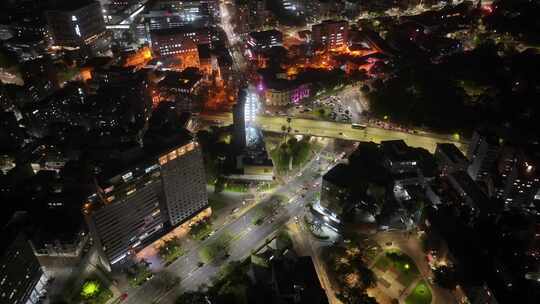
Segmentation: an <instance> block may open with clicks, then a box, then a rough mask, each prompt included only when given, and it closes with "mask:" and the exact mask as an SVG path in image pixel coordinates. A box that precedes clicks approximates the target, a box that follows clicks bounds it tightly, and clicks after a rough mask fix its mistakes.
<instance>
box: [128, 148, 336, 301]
mask: <svg viewBox="0 0 540 304" xmlns="http://www.w3.org/2000/svg"><path fill="white" fill-rule="evenodd" d="M322 153H323V154H327V155H332V154H331V153H329V152H328V150H323V152H322ZM330 159H335V157H332V156H331V157H319V158H318V159H317V158H314V159H312V160H311V161H310V162H308V163H307V165H306V166H305V167H304V168H303V170H302V171H301V172H302V174H301V175H300V176H299V175H295V176H294V177H293V178H291V179H290V180H289V182H288V183H286V184H285V185H284V186H281V187H279V188H278V189H276V191H275V192H274V195H270V196H268V197H266V198H265V199H263V200H262V201H261V202H260V203H259V204H265V203H268V202H269V200H270V199H273V198H274V197H275V196H276V195H279V196H284V197H286V198H287V200H286V203H285V204H284V205H283V206H282V207H280V208H279V209H278V213H277V215H275V216H274V217H273V220H270V219H267V220H265V221H263V223H262V224H261V225H259V226H256V225H254V224H253V222H254V220H255V219H257V218H258V216H259V215H258V211H257V208H251V209H250V210H249V211H247V212H246V213H244V214H243V215H241V216H239V217H238V218H236V219H235V220H233V221H231V222H229V223H228V224H226V225H225V226H224V227H222V228H220V229H219V230H218V231H217V232H216V233H215V234H214V235H212V236H211V237H209V238H207V239H206V240H204V241H202V242H200V243H198V244H197V245H195V246H193V247H192V248H189V249H188V252H187V253H186V254H185V255H184V256H182V257H180V258H179V259H177V260H176V261H175V262H174V263H172V264H171V265H169V266H167V267H166V268H165V269H164V270H163V272H165V273H169V274H172V275H175V276H178V277H179V278H180V279H181V281H180V284H179V286H178V287H175V288H173V289H171V290H167V289H166V288H165V287H164V284H161V283H160V276H161V274H157V275H156V276H155V277H154V278H152V279H151V280H150V281H149V282H146V283H145V284H143V285H142V286H139V287H137V288H133V287H132V288H129V289H128V290H127V291H126V292H127V293H128V298H127V299H126V301H125V302H124V303H129V304H143V303H144V304H148V303H174V301H175V300H176V298H177V297H178V296H179V295H180V294H181V293H182V292H183V291H185V290H196V289H197V288H198V287H199V286H201V284H208V283H210V279H211V278H212V277H213V276H215V275H216V274H217V273H218V272H219V269H220V266H221V265H225V264H226V263H227V262H229V261H236V260H242V259H244V258H246V257H248V256H249V254H250V253H251V250H253V249H256V248H258V247H259V246H261V245H262V244H263V242H264V241H265V240H266V239H267V238H268V237H270V236H272V235H273V234H274V233H275V232H277V231H278V230H279V229H281V228H283V227H285V223H286V222H287V221H289V220H290V219H291V218H293V217H295V216H298V215H299V214H300V213H301V212H302V211H303V210H304V209H305V205H306V204H307V203H308V202H311V201H312V200H313V199H314V198H315V195H316V193H317V192H318V191H319V188H320V187H319V186H314V185H315V184H316V183H317V182H320V179H321V178H320V177H321V173H320V168H324V169H326V168H327V167H328V166H329V165H330V161H329V160H330ZM303 187H308V188H307V191H305V190H302V188H303ZM225 233H226V234H230V235H232V236H233V241H232V242H231V245H230V251H229V254H230V257H229V258H228V259H227V261H223V262H221V263H219V265H211V264H205V265H203V266H202V267H198V266H197V263H198V262H199V261H200V260H199V251H200V249H201V248H202V247H203V246H206V245H208V244H210V243H212V242H214V241H215V240H217V239H218V238H219V237H220V236H222V235H223V234H225Z"/></svg>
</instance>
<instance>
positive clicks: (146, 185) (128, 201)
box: [83, 139, 209, 267]
mask: <svg viewBox="0 0 540 304" xmlns="http://www.w3.org/2000/svg"><path fill="white" fill-rule="evenodd" d="M179 142H181V141H179ZM139 152H140V151H139ZM139 152H131V151H130V152H129V154H133V153H135V154H138V153H139ZM207 209H208V197H207V193H206V179H205V176H204V166H203V161H202V154H201V151H200V147H199V145H198V144H197V142H195V141H193V140H191V139H189V140H187V141H186V140H184V142H183V143H180V144H176V145H174V146H172V147H170V148H168V149H164V150H161V152H160V153H155V154H153V156H152V157H147V158H145V160H140V161H135V162H134V163H133V164H132V165H131V166H128V167H127V168H124V169H122V170H116V174H112V176H111V175H109V176H107V177H104V178H102V179H100V180H98V181H97V188H96V192H95V193H94V194H92V195H91V196H90V197H89V198H88V202H87V203H86V204H85V205H84V210H83V211H84V213H85V215H86V221H87V223H88V226H89V230H90V233H91V235H92V237H93V238H94V239H95V240H96V241H97V242H98V246H99V248H100V252H101V255H102V257H103V260H104V262H105V264H108V265H110V266H111V267H116V266H118V265H122V264H123V262H124V261H126V260H127V259H128V258H129V257H130V256H132V255H134V254H135V253H137V252H138V251H139V250H141V249H143V248H145V247H146V246H147V245H149V244H151V243H152V242H153V241H155V240H156V239H158V238H159V237H161V236H163V235H164V234H165V233H167V232H169V231H170V230H171V229H173V228H175V227H176V226H178V225H180V224H182V223H184V222H186V221H188V220H190V219H191V218H193V217H194V216H196V215H197V214H200V213H201V212H209V210H207ZM205 210H206V211H205Z"/></svg>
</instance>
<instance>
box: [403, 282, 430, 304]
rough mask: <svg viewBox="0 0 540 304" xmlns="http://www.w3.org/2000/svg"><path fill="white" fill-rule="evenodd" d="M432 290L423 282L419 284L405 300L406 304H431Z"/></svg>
mask: <svg viewBox="0 0 540 304" xmlns="http://www.w3.org/2000/svg"><path fill="white" fill-rule="evenodd" d="M431 299H432V296H431V290H429V287H428V286H427V284H426V282H424V281H423V280H422V281H420V282H418V283H417V284H416V286H415V287H414V289H413V290H412V291H411V293H410V294H409V295H408V296H407V298H406V299H405V304H430V303H431Z"/></svg>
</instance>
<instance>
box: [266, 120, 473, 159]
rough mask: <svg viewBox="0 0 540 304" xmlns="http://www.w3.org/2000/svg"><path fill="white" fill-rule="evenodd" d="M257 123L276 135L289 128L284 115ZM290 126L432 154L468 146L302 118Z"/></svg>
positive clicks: (435, 137)
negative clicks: (399, 143)
mask: <svg viewBox="0 0 540 304" xmlns="http://www.w3.org/2000/svg"><path fill="white" fill-rule="evenodd" d="M256 123H257V124H258V126H259V127H260V128H261V129H262V130H264V131H269V132H278V133H281V132H283V131H282V126H286V127H288V126H289V124H288V122H287V117H283V116H258V117H257V120H256ZM290 127H291V133H292V134H305V135H312V136H320V137H332V138H340V139H347V140H354V141H373V142H376V143H379V142H381V141H384V140H394V139H403V140H404V141H405V142H406V143H407V144H408V145H409V146H411V147H418V148H424V149H426V150H428V151H430V152H431V153H433V152H435V148H436V146H437V143H453V144H455V145H456V146H457V147H458V148H459V149H460V150H462V151H466V150H467V143H466V142H465V141H462V140H458V139H455V138H454V137H453V136H450V135H442V134H436V133H428V132H423V131H418V133H417V134H413V133H407V132H401V131H395V130H388V129H383V128H375V127H366V128H365V129H363V130H360V129H353V128H352V127H351V124H348V123H339V122H332V121H322V120H311V119H301V118H292V120H291V123H290Z"/></svg>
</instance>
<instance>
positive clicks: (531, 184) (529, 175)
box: [497, 147, 540, 206]
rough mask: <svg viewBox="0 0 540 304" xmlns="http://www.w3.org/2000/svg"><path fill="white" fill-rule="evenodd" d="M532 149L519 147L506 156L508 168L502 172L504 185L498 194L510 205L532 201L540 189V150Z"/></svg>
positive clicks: (519, 204)
mask: <svg viewBox="0 0 540 304" xmlns="http://www.w3.org/2000/svg"><path fill="white" fill-rule="evenodd" d="M531 149H533V148H530V147H529V149H527V148H517V149H514V153H512V154H511V155H508V154H507V155H506V157H505V160H506V161H504V163H505V164H507V165H508V168H505V169H506V170H505V171H503V172H502V173H501V180H502V185H501V187H500V189H499V191H498V192H497V195H498V197H500V198H502V199H504V202H505V204H507V205H508V206H521V205H523V204H528V203H531V202H532V201H533V200H534V199H535V197H536V196H537V194H538V191H539V190H540V172H539V166H540V158H539V155H538V151H534V150H531ZM535 152H536V154H535Z"/></svg>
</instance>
